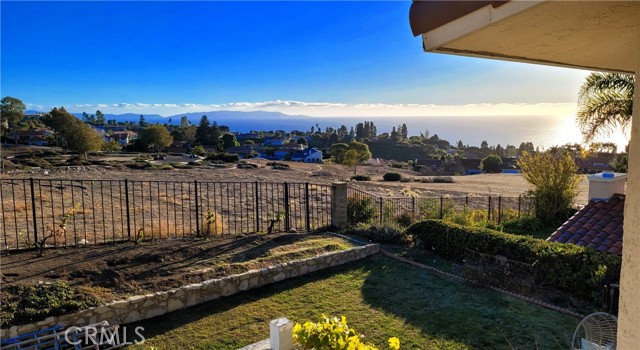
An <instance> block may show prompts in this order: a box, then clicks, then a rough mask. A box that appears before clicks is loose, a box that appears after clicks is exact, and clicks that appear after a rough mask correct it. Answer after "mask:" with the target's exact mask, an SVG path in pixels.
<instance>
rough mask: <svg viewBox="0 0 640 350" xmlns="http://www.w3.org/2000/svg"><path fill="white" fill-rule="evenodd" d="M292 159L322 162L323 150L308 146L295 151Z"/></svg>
mask: <svg viewBox="0 0 640 350" xmlns="http://www.w3.org/2000/svg"><path fill="white" fill-rule="evenodd" d="M291 160H293V161H295V162H305V163H322V152H321V151H320V150H318V149H317V148H307V149H305V150H302V151H297V152H295V153H293V155H291Z"/></svg>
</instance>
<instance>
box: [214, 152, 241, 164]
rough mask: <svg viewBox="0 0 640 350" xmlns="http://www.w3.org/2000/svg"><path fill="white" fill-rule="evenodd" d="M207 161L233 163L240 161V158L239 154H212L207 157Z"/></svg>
mask: <svg viewBox="0 0 640 350" xmlns="http://www.w3.org/2000/svg"><path fill="white" fill-rule="evenodd" d="M207 160H213V161H215V160H221V161H223V162H225V163H233V162H237V161H239V160H240V157H239V156H238V155H237V154H229V153H224V152H221V153H211V154H209V156H208V157H207Z"/></svg>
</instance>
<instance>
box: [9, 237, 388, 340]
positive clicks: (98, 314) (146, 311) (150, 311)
mask: <svg viewBox="0 0 640 350" xmlns="http://www.w3.org/2000/svg"><path fill="white" fill-rule="evenodd" d="M379 250H380V247H379V246H378V245H377V244H368V245H365V246H361V247H355V248H351V249H348V250H342V251H337V252H331V253H326V254H322V255H319V256H316V257H313V258H308V259H302V260H296V261H291V262H288V263H283V264H278V265H274V266H271V267H266V268H262V269H260V270H252V271H247V272H245V273H242V274H238V275H231V276H227V277H223V278H218V279H212V280H207V281H204V282H200V283H194V284H189V285H186V286H183V287H180V288H176V289H171V290H168V291H165V292H156V293H152V294H145V295H138V296H134V297H131V298H128V299H126V300H119V301H115V302H112V303H109V304H106V305H102V306H98V307H94V308H91V309H87V310H82V311H78V312H75V313H72V314H67V315H62V316H51V317H47V318H46V319H44V320H42V321H39V322H35V323H30V324H25V325H21V326H13V327H11V328H9V329H2V330H0V336H1V337H2V339H5V338H7V337H15V336H17V335H19V334H25V333H30V332H34V331H37V330H40V329H45V328H50V327H53V326H55V325H62V326H65V327H67V326H78V327H81V326H85V325H89V324H92V323H96V322H99V321H105V320H106V321H108V322H109V324H113V325H121V324H126V323H130V322H135V321H139V320H144V319H148V318H152V317H156V316H160V315H163V314H166V313H169V312H173V311H176V310H180V309H184V308H187V307H189V306H193V305H197V304H200V303H204V302H207V301H211V300H214V299H218V298H220V297H223V296H229V295H232V294H236V293H239V292H242V291H246V290H250V289H253V288H257V287H261V286H265V285H268V284H271V283H275V282H280V281H282V280H285V279H287V278H292V277H298V276H302V275H305V274H307V273H311V272H314V271H318V270H322V269H326V268H329V267H333V266H338V265H342V264H345V263H348V262H351V261H355V260H359V259H362V258H365V257H367V256H369V255H372V254H375V253H378V251H379Z"/></svg>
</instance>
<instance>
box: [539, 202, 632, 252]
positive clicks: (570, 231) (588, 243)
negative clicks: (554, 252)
mask: <svg viewBox="0 0 640 350" xmlns="http://www.w3.org/2000/svg"><path fill="white" fill-rule="evenodd" d="M624 199H625V196H624V195H622V194H616V195H614V196H613V197H611V198H610V199H609V200H607V201H598V202H594V201H589V204H587V205H586V206H585V207H584V208H582V209H580V210H579V211H578V212H577V213H575V214H574V215H573V216H572V217H571V218H570V219H569V220H567V222H565V223H564V224H562V226H561V227H560V228H559V229H557V230H556V231H555V232H554V233H553V234H551V236H549V238H547V241H551V242H559V243H573V244H577V245H580V246H583V247H589V248H593V249H596V250H599V251H602V252H606V253H610V254H615V255H620V254H622V222H623V220H624Z"/></svg>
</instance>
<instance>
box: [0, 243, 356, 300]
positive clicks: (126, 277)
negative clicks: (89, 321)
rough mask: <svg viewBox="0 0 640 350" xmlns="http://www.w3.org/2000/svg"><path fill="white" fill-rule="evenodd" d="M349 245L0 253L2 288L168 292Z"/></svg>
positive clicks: (107, 294) (112, 294) (115, 294)
mask: <svg viewBox="0 0 640 350" xmlns="http://www.w3.org/2000/svg"><path fill="white" fill-rule="evenodd" d="M351 246H353V243H352V242H350V241H347V240H345V239H342V238H339V237H336V236H333V235H329V234H271V235H266V234H254V235H245V236H234V237H218V238H215V239H209V240H164V241H157V242H144V243H140V244H138V245H136V244H134V243H131V242H126V243H121V244H116V245H102V246H86V247H73V248H65V249H55V250H46V251H45V253H44V256H42V257H39V256H38V255H37V252H36V251H21V252H16V253H11V254H7V253H4V254H3V255H2V274H1V278H2V286H3V287H6V286H11V285H15V284H37V283H40V282H53V281H64V282H67V283H68V284H69V285H70V286H91V287H93V292H94V293H95V294H98V296H99V297H100V298H101V299H102V300H103V301H109V300H113V299H118V298H121V297H123V296H127V295H138V294H145V293H149V292H155V291H162V290H167V289H171V288H175V287H179V286H183V285H186V284H190V283H196V282H201V281H204V280H207V279H211V278H216V277H221V276H226V275H230V274H234V273H241V272H244V271H248V270H251V269H257V268H261V267H266V266H271V265H274V264H277V263H281V262H286V261H291V260H294V259H300V258H306V257H310V256H315V255H318V254H322V253H326V252H329V251H335V250H342V249H346V248H348V247H351Z"/></svg>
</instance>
